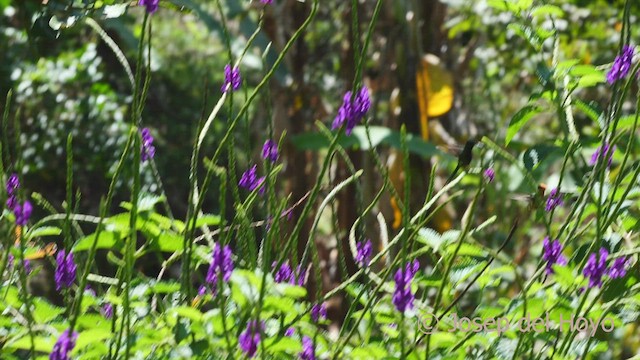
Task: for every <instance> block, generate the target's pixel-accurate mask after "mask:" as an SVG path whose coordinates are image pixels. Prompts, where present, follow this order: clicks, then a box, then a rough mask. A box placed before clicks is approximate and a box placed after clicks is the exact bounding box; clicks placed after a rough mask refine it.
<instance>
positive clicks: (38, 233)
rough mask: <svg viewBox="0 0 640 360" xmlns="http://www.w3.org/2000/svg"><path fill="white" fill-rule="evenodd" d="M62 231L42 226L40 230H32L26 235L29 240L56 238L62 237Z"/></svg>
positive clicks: (53, 227) (54, 227)
mask: <svg viewBox="0 0 640 360" xmlns="http://www.w3.org/2000/svg"><path fill="white" fill-rule="evenodd" d="M61 233H62V230H61V229H60V228H59V227H56V226H41V227H39V228H35V229H31V230H29V232H28V233H27V235H26V238H27V240H29V239H33V238H37V237H42V236H56V235H60V234H61Z"/></svg>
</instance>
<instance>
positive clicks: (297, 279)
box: [271, 261, 307, 286]
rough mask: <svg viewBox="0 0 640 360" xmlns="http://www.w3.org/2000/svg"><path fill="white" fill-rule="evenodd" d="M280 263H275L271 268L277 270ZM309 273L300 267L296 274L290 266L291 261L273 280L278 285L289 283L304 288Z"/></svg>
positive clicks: (281, 266) (277, 272)
mask: <svg viewBox="0 0 640 360" xmlns="http://www.w3.org/2000/svg"><path fill="white" fill-rule="evenodd" d="M276 265H278V263H277V262H276V261H274V262H273V263H272V264H271V268H272V269H275V268H276ZM306 275H307V272H306V270H303V269H302V266H300V265H298V267H297V268H296V271H295V272H294V271H293V269H291V266H290V265H289V261H285V262H284V263H283V264H282V265H280V268H279V269H278V271H276V273H275V274H274V275H273V280H274V281H275V282H277V283H289V284H291V285H298V286H304V283H305V280H306V277H307V276H306Z"/></svg>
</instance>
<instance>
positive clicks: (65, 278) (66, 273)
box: [55, 250, 76, 291]
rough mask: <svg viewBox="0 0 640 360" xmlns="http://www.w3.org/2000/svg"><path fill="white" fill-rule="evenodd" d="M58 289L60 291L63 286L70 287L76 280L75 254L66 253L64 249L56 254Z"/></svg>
mask: <svg viewBox="0 0 640 360" xmlns="http://www.w3.org/2000/svg"><path fill="white" fill-rule="evenodd" d="M55 280H56V290H57V291H60V289H62V288H63V287H65V288H69V287H71V285H73V282H74V281H75V280H76V264H75V263H74V261H73V254H72V253H71V252H69V254H66V252H65V251H64V250H60V251H58V255H57V256H56V273H55Z"/></svg>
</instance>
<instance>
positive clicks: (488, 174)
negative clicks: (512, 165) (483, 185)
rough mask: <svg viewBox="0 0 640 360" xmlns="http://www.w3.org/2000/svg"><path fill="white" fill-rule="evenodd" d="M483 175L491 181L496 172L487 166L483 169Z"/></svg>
mask: <svg viewBox="0 0 640 360" xmlns="http://www.w3.org/2000/svg"><path fill="white" fill-rule="evenodd" d="M483 175H484V177H485V178H486V179H487V181H488V182H493V179H494V178H495V176H496V172H495V171H493V168H487V170H485V171H484V173H483Z"/></svg>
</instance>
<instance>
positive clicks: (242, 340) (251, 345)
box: [238, 320, 264, 358]
mask: <svg viewBox="0 0 640 360" xmlns="http://www.w3.org/2000/svg"><path fill="white" fill-rule="evenodd" d="M259 326H260V327H261V328H263V329H264V325H263V324H260V325H259ZM238 343H239V344H240V349H242V351H243V352H244V353H245V354H247V356H248V357H250V358H252V357H254V355H255V354H256V351H258V344H260V329H259V328H258V321H256V320H251V321H249V323H248V324H247V329H246V330H245V331H243V332H242V333H241V334H240V336H239V337H238Z"/></svg>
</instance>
